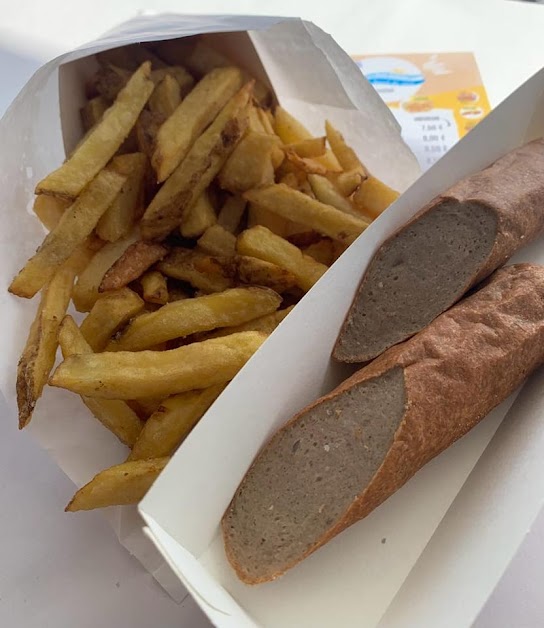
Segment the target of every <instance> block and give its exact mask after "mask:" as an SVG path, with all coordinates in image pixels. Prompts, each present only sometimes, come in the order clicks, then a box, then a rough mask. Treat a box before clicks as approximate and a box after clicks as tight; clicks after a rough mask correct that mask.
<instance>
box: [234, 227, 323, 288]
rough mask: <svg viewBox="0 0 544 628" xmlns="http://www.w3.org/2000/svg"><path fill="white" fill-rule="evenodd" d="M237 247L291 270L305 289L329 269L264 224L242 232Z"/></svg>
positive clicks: (239, 249) (242, 251)
mask: <svg viewBox="0 0 544 628" xmlns="http://www.w3.org/2000/svg"><path fill="white" fill-rule="evenodd" d="M236 248H237V250H238V252H239V253H241V254H242V255H249V256H252V257H257V258H259V259H262V260H264V261H266V262H270V263H271V264H276V265H277V266H279V267H280V268H284V269H285V270H287V271H289V272H290V273H292V274H293V275H294V277H295V279H296V282H297V285H298V286H300V288H302V289H303V290H304V291H308V290H309V289H310V288H311V287H312V286H313V285H314V283H315V282H316V281H317V280H318V279H319V278H320V277H321V276H322V275H323V274H324V273H325V272H326V270H327V267H326V266H324V265H323V264H320V263H319V262H316V261H315V260H314V259H313V258H311V257H308V256H307V255H304V254H303V253H302V251H301V250H300V249H298V248H297V247H296V246H295V245H294V244H291V243H290V242H287V240H284V239H283V238H280V237H279V236H277V235H276V234H274V233H272V232H271V231H270V230H268V229H267V228H266V227H262V226H256V227H252V228H251V229H246V231H244V232H243V233H241V234H240V235H239V236H238V241H237V243H236Z"/></svg>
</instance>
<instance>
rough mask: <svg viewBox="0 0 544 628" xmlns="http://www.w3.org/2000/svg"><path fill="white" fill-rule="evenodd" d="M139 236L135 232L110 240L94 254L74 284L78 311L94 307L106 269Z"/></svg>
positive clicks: (75, 302) (74, 295)
mask: <svg viewBox="0 0 544 628" xmlns="http://www.w3.org/2000/svg"><path fill="white" fill-rule="evenodd" d="M137 237H138V235H137V234H136V233H133V234H131V235H129V236H127V237H126V238H122V239H121V240H117V241H116V242H108V244H105V245H104V246H103V247H102V248H101V249H100V250H99V251H98V252H97V253H95V254H94V256H93V258H92V259H91V260H90V262H89V263H88V265H87V266H86V267H85V270H84V271H83V272H82V273H81V274H80V275H79V277H78V280H77V283H76V285H75V286H74V290H73V294H72V300H73V302H74V305H75V307H76V310H77V311H78V312H88V311H89V310H90V309H91V308H92V306H93V305H94V303H95V301H96V300H97V299H98V297H99V293H98V286H99V285H100V283H101V282H102V279H103V277H104V275H105V273H106V271H107V270H108V269H109V268H111V266H112V265H113V264H114V262H116V261H117V260H118V259H119V258H120V257H121V255H123V253H124V252H125V251H126V249H127V248H128V247H129V246H130V245H131V244H133V243H134V242H135V241H137Z"/></svg>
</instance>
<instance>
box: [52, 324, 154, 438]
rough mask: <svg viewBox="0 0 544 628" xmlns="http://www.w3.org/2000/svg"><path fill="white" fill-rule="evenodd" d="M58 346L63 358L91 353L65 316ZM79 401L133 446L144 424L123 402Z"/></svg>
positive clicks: (105, 400)
mask: <svg viewBox="0 0 544 628" xmlns="http://www.w3.org/2000/svg"><path fill="white" fill-rule="evenodd" d="M59 345H60V348H61V350H62V355H63V356H64V358H67V357H68V356H70V355H77V354H81V353H83V354H85V353H92V352H93V350H92V349H91V347H90V346H89V344H88V343H87V341H86V340H85V338H84V337H83V334H82V333H81V330H80V329H79V327H78V326H77V325H76V324H75V322H74V319H73V318H72V317H71V316H65V317H64V319H63V320H62V323H61V325H60V330H59ZM81 399H82V401H83V403H84V404H85V405H86V406H87V408H88V409H89V410H90V411H91V413H92V414H93V415H94V416H95V417H96V418H97V419H98V420H99V421H100V423H102V425H104V427H106V428H107V429H108V430H110V432H112V433H113V434H115V436H117V438H118V439H119V440H120V441H121V442H123V443H125V445H128V446H129V447H132V445H134V443H135V442H136V440H137V438H138V436H139V435H140V432H141V431H142V427H143V425H144V423H143V421H142V420H141V419H140V418H139V417H138V415H137V414H136V413H135V412H134V410H132V409H131V408H130V407H129V406H128V405H127V404H126V403H125V402H124V401H121V400H120V399H96V398H93V397H85V396H83V397H81Z"/></svg>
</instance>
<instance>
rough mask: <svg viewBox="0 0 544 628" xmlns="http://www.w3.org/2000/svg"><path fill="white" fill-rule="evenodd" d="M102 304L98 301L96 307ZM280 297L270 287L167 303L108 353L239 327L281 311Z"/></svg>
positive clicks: (137, 322) (114, 342)
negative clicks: (219, 328) (216, 329)
mask: <svg viewBox="0 0 544 628" xmlns="http://www.w3.org/2000/svg"><path fill="white" fill-rule="evenodd" d="M98 303H100V301H98V302H97V304H98ZM280 304H281V297H280V296H279V295H278V294H277V293H276V292H274V291H273V290H270V289H268V288H261V287H255V286H251V287H243V288H232V289H231V290H225V291H224V292H219V293H217V294H208V295H205V296H202V297H195V298H194V299H185V300H183V301H176V302H174V303H168V304H167V305H165V306H163V307H161V308H159V309H158V310H157V311H156V312H149V313H147V314H143V315H142V316H138V317H137V318H135V319H134V320H133V321H132V322H131V323H130V324H129V325H128V326H127V327H126V329H125V330H124V331H123V333H122V334H121V335H120V337H119V338H117V339H116V340H112V341H111V342H110V344H109V345H108V347H107V350H109V351H141V350H143V349H149V348H150V347H153V346H155V345H157V344H159V343H162V342H166V341H168V340H174V339H175V338H183V337H186V336H190V335H192V334H195V333H198V332H202V331H209V330H211V329H215V328H217V327H231V326H234V325H239V324H241V323H244V322H246V321H248V320H251V319H252V318H257V317H258V316H263V315H264V314H269V313H271V312H274V311H275V310H277V309H278V307H279V306H280Z"/></svg>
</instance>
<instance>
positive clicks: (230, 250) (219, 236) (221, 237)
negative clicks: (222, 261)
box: [197, 225, 236, 257]
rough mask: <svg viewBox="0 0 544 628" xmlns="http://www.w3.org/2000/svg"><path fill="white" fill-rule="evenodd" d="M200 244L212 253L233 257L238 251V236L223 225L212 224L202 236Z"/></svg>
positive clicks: (207, 251) (201, 247)
mask: <svg viewBox="0 0 544 628" xmlns="http://www.w3.org/2000/svg"><path fill="white" fill-rule="evenodd" d="M197 244H198V246H199V247H200V249H202V250H203V251H204V252H205V253H210V255H224V256H226V257H232V256H233V255H234V253H235V252H236V236H235V235H233V234H232V233H231V232H230V231H227V230H226V229H225V228H224V227H222V226H221V225H212V226H211V227H208V229H206V231H205V232H204V233H203V234H202V236H200V238H199V239H198V241H197Z"/></svg>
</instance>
